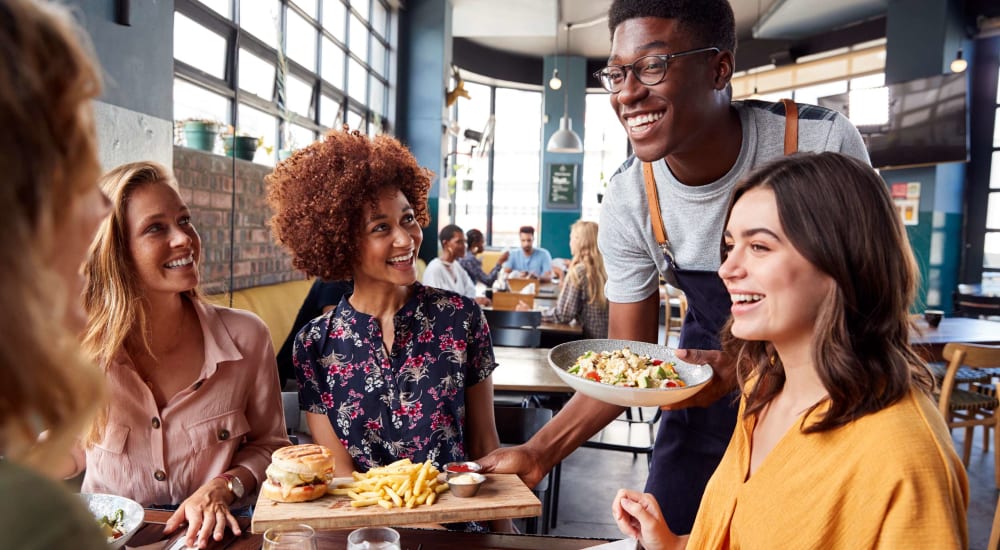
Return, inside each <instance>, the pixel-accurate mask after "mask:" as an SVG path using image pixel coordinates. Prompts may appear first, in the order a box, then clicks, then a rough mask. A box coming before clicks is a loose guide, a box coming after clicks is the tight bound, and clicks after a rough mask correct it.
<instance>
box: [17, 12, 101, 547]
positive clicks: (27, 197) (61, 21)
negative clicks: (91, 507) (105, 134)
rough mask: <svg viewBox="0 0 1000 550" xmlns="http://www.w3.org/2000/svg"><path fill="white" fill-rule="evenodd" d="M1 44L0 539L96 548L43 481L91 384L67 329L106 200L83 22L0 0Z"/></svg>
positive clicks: (75, 429)
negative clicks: (43, 433) (41, 433)
mask: <svg viewBox="0 0 1000 550" xmlns="http://www.w3.org/2000/svg"><path fill="white" fill-rule="evenodd" d="M0 51H3V52H4V55H2V56H0V126H2V127H3V128H4V131H3V132H0V167H2V174H3V176H2V178H0V203H2V204H3V205H4V214H3V216H0V239H2V240H3V243H4V246H3V247H0V270H2V272H3V284H2V285H0V306H2V309H3V315H2V316H0V335H2V337H0V456H2V457H3V458H2V459H0V495H3V498H0V518H3V519H2V521H0V526H2V528H0V548H28V547H31V548H83V549H92V548H106V542H105V539H104V537H102V536H101V534H100V532H99V531H98V529H97V526H96V523H95V522H94V519H93V517H92V516H91V515H90V513H89V512H88V511H87V509H86V507H84V506H83V505H82V503H81V502H80V500H79V499H78V498H77V497H75V496H73V495H71V494H70V493H69V492H67V491H66V489H65V488H63V487H62V486H60V484H57V483H56V482H55V481H53V480H50V479H48V476H54V475H55V474H56V470H57V469H58V458H59V457H60V456H64V455H65V453H66V449H68V448H69V447H70V445H71V444H72V443H73V441H74V440H75V439H76V438H77V437H78V436H79V434H80V433H81V431H82V430H83V429H84V428H85V426H86V423H87V422H88V421H89V420H90V418H91V417H92V415H93V412H94V409H95V407H97V406H98V405H99V404H100V402H101V399H102V397H103V395H104V391H103V383H102V379H101V376H100V372H99V371H98V370H97V369H96V368H94V367H93V366H92V365H90V364H89V363H88V362H87V361H85V360H84V358H83V356H82V354H81V353H80V350H79V342H78V341H77V337H76V335H77V334H78V333H79V331H80V330H81V329H82V328H83V325H84V322H85V319H86V317H85V314H84V311H83V302H82V300H81V294H82V290H83V284H84V282H83V278H82V277H81V275H80V265H81V264H82V263H83V261H84V260H85V259H86V255H87V248H88V245H89V243H90V239H91V238H92V237H93V235H94V232H95V231H96V230H97V226H98V224H99V223H100V221H101V219H102V218H103V217H104V216H105V215H106V214H107V211H108V204H107V199H106V198H105V197H104V196H103V195H102V194H101V192H100V189H99V188H98V187H97V185H96V183H97V178H98V176H99V175H100V164H99V163H98V160H97V143H96V135H95V131H94V124H93V111H92V107H91V100H92V99H93V98H95V97H97V95H98V94H99V93H100V89H101V82H100V76H99V70H98V67H97V65H96V63H95V62H94V61H93V59H94V57H93V55H92V53H91V52H90V51H89V47H88V42H87V39H86V36H85V34H84V33H83V31H82V30H81V29H79V27H78V26H77V25H76V24H75V23H74V22H73V20H72V17H70V15H69V14H68V13H67V12H66V11H65V10H64V9H63V8H61V7H58V6H54V5H51V4H49V3H47V2H38V1H22V0H0ZM52 67H59V70H52ZM43 429H44V430H46V437H43V438H41V440H40V438H39V431H40V430H43Z"/></svg>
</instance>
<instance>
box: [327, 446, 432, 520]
mask: <svg viewBox="0 0 1000 550" xmlns="http://www.w3.org/2000/svg"><path fill="white" fill-rule="evenodd" d="M439 473H440V472H438V470H437V468H435V467H434V465H433V464H431V461H429V460H428V461H426V462H424V463H423V464H414V463H413V462H411V461H410V459H408V458H404V459H402V460H397V461H396V462H393V463H392V464H389V465H388V466H381V467H379V468H372V469H371V470H368V471H367V472H365V473H363V474H362V473H358V472H354V473H353V474H352V475H353V476H354V481H352V482H350V483H346V484H340V485H338V486H337V487H335V488H333V489H330V490H329V493H330V494H332V495H342V496H347V497H350V499H351V506H352V507H354V508H361V507H364V506H375V505H378V506H381V507H383V508H385V509H386V510H391V509H392V508H404V507H405V508H413V507H415V506H420V505H427V506H430V505H431V504H434V502H435V501H436V500H437V498H438V495H439V494H441V493H442V492H443V491H446V490H447V489H448V484H447V483H440V482H438V474H439Z"/></svg>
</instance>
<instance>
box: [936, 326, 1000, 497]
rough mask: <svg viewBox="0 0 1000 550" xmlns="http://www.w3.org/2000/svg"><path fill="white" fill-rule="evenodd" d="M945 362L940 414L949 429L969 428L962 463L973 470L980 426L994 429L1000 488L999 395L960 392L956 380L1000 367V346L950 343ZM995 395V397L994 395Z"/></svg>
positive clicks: (981, 392)
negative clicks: (968, 371) (964, 373)
mask: <svg viewBox="0 0 1000 550" xmlns="http://www.w3.org/2000/svg"><path fill="white" fill-rule="evenodd" d="M944 358H945V360H946V361H948V370H947V371H946V372H945V375H944V380H943V381H942V382H941V391H940V394H939V395H938V410H940V411H941V416H943V417H944V419H945V421H946V422H947V424H948V428H949V429H954V428H965V438H964V440H963V448H962V463H963V464H964V465H965V467H966V468H968V467H969V455H970V454H971V453H972V436H973V430H974V429H975V427H976V426H983V429H984V430H986V431H987V434H988V433H989V430H990V428H993V437H994V445H995V447H994V465H993V470H994V483H996V484H997V486H998V487H1000V429H998V428H1000V406H998V405H1000V402H998V401H997V397H996V391H995V388H994V391H993V392H987V391H981V390H980V391H973V390H964V389H959V388H957V387H956V386H957V383H958V382H957V380H956V377H957V375H958V371H959V368H961V367H963V366H964V367H969V368H972V369H989V368H993V367H997V366H1000V346H983V345H977V344H959V343H954V342H952V343H950V344H947V345H945V347H944ZM991 393H992V395H991Z"/></svg>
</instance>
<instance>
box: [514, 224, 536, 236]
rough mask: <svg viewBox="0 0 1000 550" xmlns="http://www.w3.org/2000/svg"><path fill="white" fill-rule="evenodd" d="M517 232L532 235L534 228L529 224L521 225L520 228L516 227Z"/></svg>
mask: <svg viewBox="0 0 1000 550" xmlns="http://www.w3.org/2000/svg"><path fill="white" fill-rule="evenodd" d="M517 232H518V233H527V234H529V235H534V234H535V228H534V227H531V226H530V225H522V226H521V229H518V230H517Z"/></svg>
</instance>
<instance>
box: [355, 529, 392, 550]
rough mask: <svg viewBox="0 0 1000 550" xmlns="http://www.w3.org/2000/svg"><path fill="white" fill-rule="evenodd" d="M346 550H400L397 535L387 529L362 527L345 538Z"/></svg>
mask: <svg viewBox="0 0 1000 550" xmlns="http://www.w3.org/2000/svg"><path fill="white" fill-rule="evenodd" d="M347 550H400V546H399V533H398V532H397V531H396V530H395V529H391V528H389V527H363V528H361V529H355V530H354V531H351V534H350V535H348V536H347Z"/></svg>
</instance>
